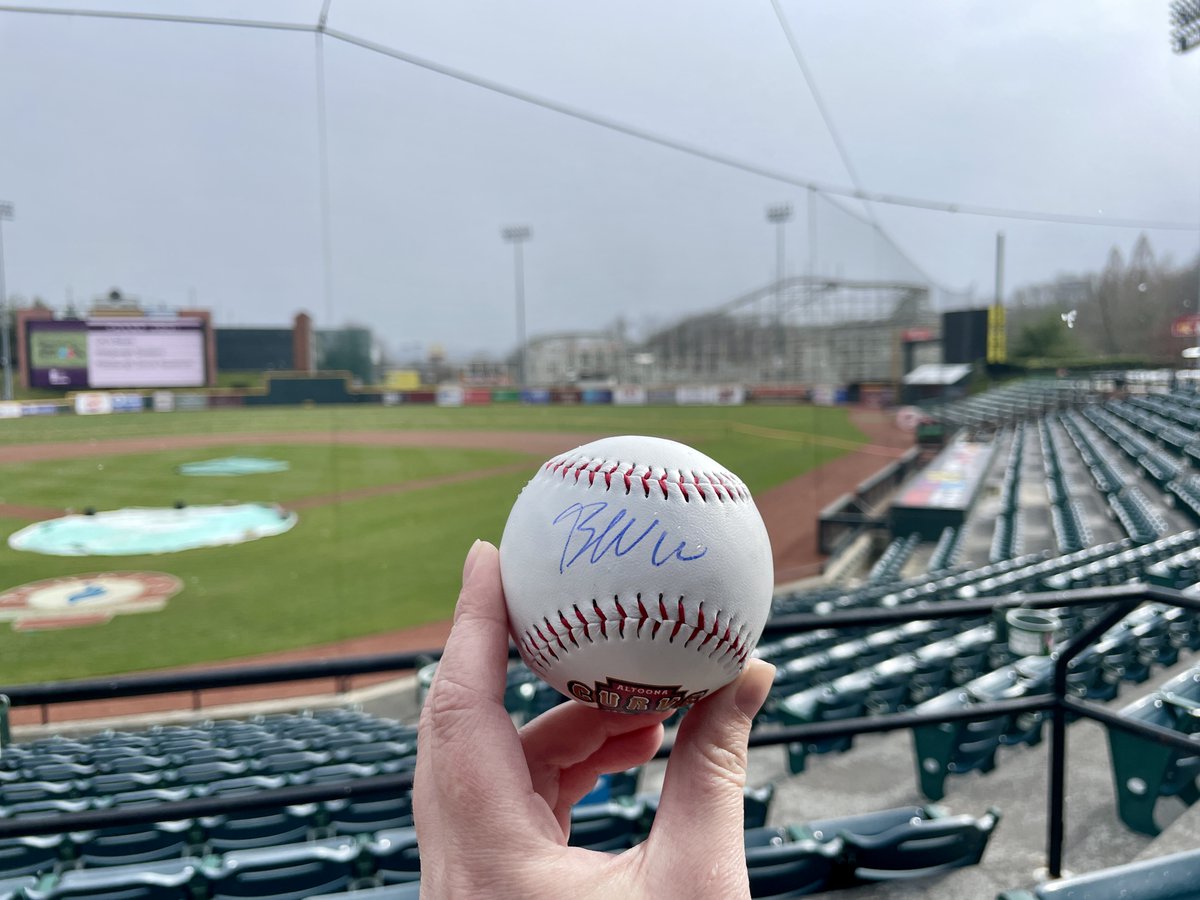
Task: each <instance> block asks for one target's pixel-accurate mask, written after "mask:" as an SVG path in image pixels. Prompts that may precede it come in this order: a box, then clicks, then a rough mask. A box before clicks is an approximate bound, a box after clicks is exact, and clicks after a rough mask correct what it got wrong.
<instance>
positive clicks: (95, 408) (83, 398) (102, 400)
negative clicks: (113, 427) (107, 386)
mask: <svg viewBox="0 0 1200 900" xmlns="http://www.w3.org/2000/svg"><path fill="white" fill-rule="evenodd" d="M112 411H113V403H112V395H111V394H105V393H103V392H102V391H80V392H79V393H78V394H76V395H75V414H76V415H79V416H107V415H108V414H109V413H111V412H112Z"/></svg>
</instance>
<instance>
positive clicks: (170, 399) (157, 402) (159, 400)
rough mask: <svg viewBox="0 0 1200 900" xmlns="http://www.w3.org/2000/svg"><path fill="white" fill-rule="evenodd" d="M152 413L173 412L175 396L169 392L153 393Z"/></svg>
mask: <svg viewBox="0 0 1200 900" xmlns="http://www.w3.org/2000/svg"><path fill="white" fill-rule="evenodd" d="M154 411H155V412H175V395H174V394H172V393H171V392H170V391H155V392H154Z"/></svg>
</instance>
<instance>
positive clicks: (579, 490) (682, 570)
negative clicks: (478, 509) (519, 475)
mask: <svg viewBox="0 0 1200 900" xmlns="http://www.w3.org/2000/svg"><path fill="white" fill-rule="evenodd" d="M500 571H501V576H502V578H503V582H504V594H505V597H506V599H507V601H508V616H509V625H510V627H511V629H512V635H513V638H514V640H515V641H516V644H517V647H518V648H519V650H520V653H521V658H522V659H524V660H525V663H526V664H527V665H528V666H529V667H530V668H531V669H532V670H533V671H534V672H536V673H537V674H538V675H539V676H540V677H541V678H542V679H543V680H545V681H546V682H548V683H549V684H551V685H552V686H553V687H555V688H557V689H558V690H559V691H561V692H562V693H564V694H566V695H567V696H568V697H572V698H574V699H575V700H578V701H579V702H581V703H584V704H587V705H589V706H596V707H599V708H603V709H616V710H620V711H623V712H647V711H656V710H666V709H674V708H676V707H679V706H684V705H689V704H691V703H694V702H695V701H697V700H699V699H700V698H701V697H703V696H705V695H706V694H708V693H711V692H712V691H715V690H716V689H717V688H719V687H721V686H722V685H725V684H728V683H729V682H730V681H732V680H733V679H734V678H736V677H737V675H738V673H739V672H740V671H741V670H742V668H743V667H744V666H745V664H746V661H747V659H748V658H749V657H750V653H751V652H752V651H753V650H754V647H755V644H757V643H758V638H759V635H760V634H761V633H762V629H763V625H764V624H765V623H766V620H767V615H768V614H769V613H770V609H771V590H772V587H773V584H774V570H773V567H772V561H771V544H770V541H769V539H768V538H767V530H766V528H765V527H764V526H763V522H762V518H761V517H760V516H759V514H758V509H757V508H756V507H755V505H754V501H753V500H752V499H751V497H750V492H749V490H747V489H746V486H745V485H744V484H743V483H742V481H741V479H739V478H738V477H737V476H736V475H733V474H732V473H730V472H729V471H727V470H726V469H724V468H722V467H721V466H720V465H719V464H718V463H716V462H714V461H713V460H712V459H710V458H709V457H707V456H705V455H704V454H702V453H700V452H699V451H697V450H694V449H693V448H691V447H688V446H686V445H685V444H680V443H677V442H675V441H667V440H662V439H661V438H652V437H632V436H627V437H612V438H605V439H603V440H599V441H593V442H592V443H590V444H584V445H583V446H582V447H578V448H576V449H575V450H571V451H570V452H568V453H563V454H561V455H559V456H556V457H554V458H553V459H551V460H550V461H549V462H547V463H546V464H545V465H544V466H542V467H541V469H539V470H538V472H537V474H536V475H534V476H533V478H532V479H531V480H530V481H529V483H528V484H527V485H526V486H525V488H524V490H522V491H521V494H520V496H519V497H517V501H516V503H515V504H513V508H512V512H511V513H510V514H509V517H508V523H507V524H506V525H505V527H504V536H503V538H502V539H501V542H500Z"/></svg>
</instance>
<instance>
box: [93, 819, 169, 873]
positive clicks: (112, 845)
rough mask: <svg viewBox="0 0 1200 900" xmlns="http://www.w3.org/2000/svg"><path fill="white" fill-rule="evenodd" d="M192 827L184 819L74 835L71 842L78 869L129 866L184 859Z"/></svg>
mask: <svg viewBox="0 0 1200 900" xmlns="http://www.w3.org/2000/svg"><path fill="white" fill-rule="evenodd" d="M192 826H193V822H192V820H191V819H186V820H182V821H178V822H156V823H153V824H147V825H133V826H130V827H128V828H104V829H101V830H98V831H83V832H75V833H72V834H71V843H72V844H73V845H74V849H75V852H74V855H75V858H76V859H77V860H78V861H79V864H80V865H81V866H86V867H91V866H126V865H129V866H132V865H137V864H141V863H148V862H157V861H159V860H164V859H178V858H180V857H183V856H187V855H188V850H189V848H190V847H191V844H192Z"/></svg>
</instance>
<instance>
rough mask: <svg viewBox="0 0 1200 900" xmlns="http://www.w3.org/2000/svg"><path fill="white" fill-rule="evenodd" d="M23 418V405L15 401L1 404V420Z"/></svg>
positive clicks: (6, 401)
mask: <svg viewBox="0 0 1200 900" xmlns="http://www.w3.org/2000/svg"><path fill="white" fill-rule="evenodd" d="M19 418H21V404H20V403H18V402H17V401H15V400H5V401H4V402H0V419H19Z"/></svg>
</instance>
